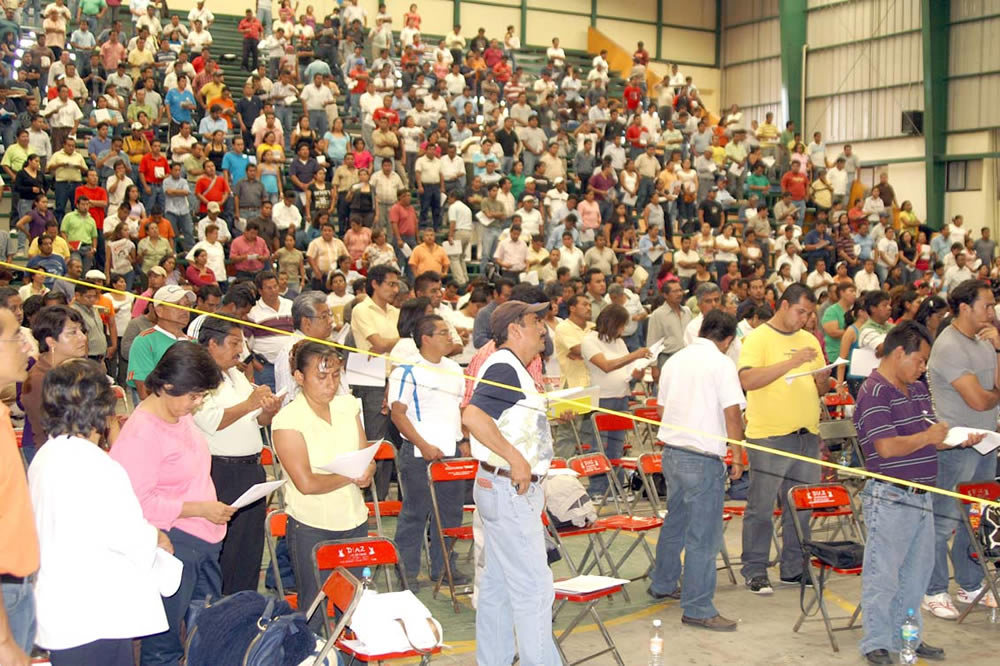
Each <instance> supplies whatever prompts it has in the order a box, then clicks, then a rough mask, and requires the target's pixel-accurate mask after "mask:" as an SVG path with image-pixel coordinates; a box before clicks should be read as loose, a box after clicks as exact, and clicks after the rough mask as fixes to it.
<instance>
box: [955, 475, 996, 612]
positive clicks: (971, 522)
mask: <svg viewBox="0 0 1000 666" xmlns="http://www.w3.org/2000/svg"><path fill="white" fill-rule="evenodd" d="M955 492H957V493H961V494H963V495H969V496H970V497H978V498H980V499H984V500H988V501H991V502H996V501H1000V483H997V482H996V481H973V482H971V483H960V484H958V485H957V486H955ZM955 501H956V502H958V505H959V510H960V511H961V513H962V522H963V523H965V529H966V530H968V532H969V541H970V542H971V543H972V549H973V552H972V559H974V560H975V561H976V562H978V563H979V566H980V567H981V568H982V570H983V580H984V581H985V582H986V584H985V585H983V587H982V590H981V591H980V592H979V594H978V595H977V596H976V598H975V599H973V600H972V603H971V604H969V605H968V606H966V607H965V610H963V611H962V614H961V615H959V616H958V621H959V622H962V621H963V620H965V618H966V616H967V615H968V614H969V613H971V612H972V610H973V609H974V608H976V606H978V605H979V600H980V599H982V598H983V597H984V596H985V595H986V592H987V591H990V592H992V593H993V598H994V599H1000V585H998V582H1000V581H998V578H1000V570H998V568H997V567H1000V557H997V556H990V555H987V554H986V551H985V550H984V549H983V543H982V541H980V540H979V525H980V521H981V519H982V515H983V514H982V505H980V504H977V503H975V502H972V501H971V500H963V499H956V500H955Z"/></svg>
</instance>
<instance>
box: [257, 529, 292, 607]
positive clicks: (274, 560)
mask: <svg viewBox="0 0 1000 666" xmlns="http://www.w3.org/2000/svg"><path fill="white" fill-rule="evenodd" d="M287 532H288V514H287V513H285V512H284V511H272V512H270V513H269V514H267V520H266V521H265V523H264V542H265V543H266V544H267V555H268V558H269V559H270V560H271V563H270V565H269V566H270V567H271V571H272V573H274V581H275V585H277V586H278V596H280V597H284V598H285V601H287V602H288V605H289V606H291V607H292V608H298V607H299V595H298V594H295V593H294V592H292V593H290V594H285V586H284V585H283V584H282V582H281V571H279V570H278V539H283V538H285V535H286V534H287Z"/></svg>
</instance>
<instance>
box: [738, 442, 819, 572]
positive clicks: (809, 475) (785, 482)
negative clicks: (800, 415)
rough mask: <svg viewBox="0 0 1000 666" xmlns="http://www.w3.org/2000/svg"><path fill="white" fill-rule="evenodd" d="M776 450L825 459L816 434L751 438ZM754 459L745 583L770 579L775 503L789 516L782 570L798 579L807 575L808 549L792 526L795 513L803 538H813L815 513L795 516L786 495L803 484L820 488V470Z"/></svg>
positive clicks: (753, 455) (755, 455)
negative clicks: (805, 559)
mask: <svg viewBox="0 0 1000 666" xmlns="http://www.w3.org/2000/svg"><path fill="white" fill-rule="evenodd" d="M748 441H750V442H751V443H753V444H761V445H762V446H767V447H770V448H773V449H780V450H782V451H789V452H791V453H798V454H799V455H803V456H806V457H807V458H819V438H818V437H817V436H816V435H814V434H812V433H803V434H798V433H790V434H788V435H780V436H778V437H765V438H763V439H749V438H748ZM747 455H748V456H749V458H750V469H752V470H753V474H751V475H750V491H749V494H748V496H747V508H746V513H745V514H744V516H743V568H742V569H741V571H740V573H742V574H743V577H744V578H747V579H750V578H753V577H754V576H766V575H767V563H768V561H769V560H770V552H771V534H772V530H773V527H772V524H771V518H772V517H773V515H774V501H775V498H780V501H781V506H782V508H783V509H784V512H783V513H782V514H781V537H782V544H781V568H780V575H781V577H782V578H794V577H795V576H798V575H799V574H801V573H802V544H801V543H799V538H798V536H797V535H796V533H795V526H794V525H793V524H792V520H793V514H799V515H798V516H794V517H795V518H798V521H799V525H800V526H801V527H802V534H804V535H805V537H806V538H807V539H808V538H809V512H808V511H789V510H788V502H787V500H786V496H787V494H788V489H789V488H791V487H792V486H797V485H799V484H814V483H819V466H818V465H814V464H812V463H807V462H800V461H798V460H794V459H792V458H786V457H784V456H779V455H774V454H773V453H765V452H763V451H754V450H750V451H747Z"/></svg>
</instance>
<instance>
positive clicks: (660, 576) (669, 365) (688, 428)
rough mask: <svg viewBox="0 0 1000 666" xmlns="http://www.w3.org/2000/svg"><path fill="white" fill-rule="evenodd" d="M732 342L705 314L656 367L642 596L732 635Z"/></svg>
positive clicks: (737, 450)
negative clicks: (654, 456) (651, 536)
mask: <svg viewBox="0 0 1000 666" xmlns="http://www.w3.org/2000/svg"><path fill="white" fill-rule="evenodd" d="M675 67H676V65H675ZM735 342H736V320H735V319H734V318H733V317H732V315H729V314H726V313H724V312H722V311H720V310H716V311H714V312H710V313H709V314H708V315H707V316H706V317H705V319H704V325H703V326H701V327H700V328H699V336H698V337H697V338H696V339H695V340H693V341H692V343H691V344H690V345H688V346H687V347H686V348H684V349H682V350H681V351H679V352H677V353H676V354H674V355H673V356H672V357H670V359H669V360H668V361H667V362H666V363H664V365H663V368H662V370H661V372H660V388H659V394H658V397H657V405H658V408H657V409H658V410H659V412H660V415H661V418H662V417H663V416H664V415H668V416H670V418H669V419H667V420H668V421H672V422H673V424H676V426H678V427H676V428H672V427H671V424H668V423H666V422H665V423H664V424H663V425H661V426H660V429H659V431H658V432H657V439H658V440H659V441H661V442H664V444H665V445H666V446H664V448H663V473H664V477H665V480H666V482H667V487H669V488H670V494H669V498H668V500H667V515H666V519H665V521H664V523H663V527H662V528H661V530H660V540H659V545H658V547H657V558H656V566H655V568H654V569H653V573H652V582H651V584H650V586H649V590H648V593H649V594H650V596H652V597H653V598H654V599H663V598H665V597H671V598H674V599H676V598H678V597H680V602H681V610H682V615H681V622H682V623H683V624H687V625H690V626H693V627H698V628H703V629H709V630H713V631H736V629H737V626H738V625H737V623H736V622H734V621H732V620H729V619H727V618H725V617H723V616H722V615H720V614H719V612H718V611H717V610H716V609H715V605H714V604H713V603H712V596H713V594H714V592H715V558H716V555H717V551H718V545H719V543H720V542H721V541H722V522H721V521H719V520H717V519H716V518H717V517H718V515H719V514H720V513H722V505H723V499H724V494H725V480H726V476H727V475H726V473H725V469H726V468H725V463H724V462H723V460H724V458H725V456H726V442H725V440H724V439H723V438H728V439H729V440H731V441H740V440H742V439H743V417H742V414H741V411H742V409H743V408H744V407H745V406H746V399H745V398H744V396H743V391H742V389H741V388H740V381H739V376H738V375H737V373H736V366H735V365H734V364H732V363H730V362H729V361H728V360H725V358H726V356H731V355H729V354H728V352H729V349H730V348H731V347H732V345H733V344H734V343H735ZM706 431H707V432H706ZM696 432H697V433H704V434H695V433H696ZM732 453H733V464H732V468H731V471H730V473H729V475H728V476H729V478H731V479H733V480H736V479H738V478H740V476H742V474H743V449H742V447H740V446H737V445H733V446H732ZM681 550H683V551H684V567H683V570H682V568H681V559H680V554H681ZM682 576H683V581H682V580H681V578H682Z"/></svg>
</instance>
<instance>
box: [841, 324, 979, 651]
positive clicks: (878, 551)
mask: <svg viewBox="0 0 1000 666" xmlns="http://www.w3.org/2000/svg"><path fill="white" fill-rule="evenodd" d="M931 342H932V340H931V335H930V333H929V332H928V331H927V329H926V328H925V327H924V326H923V325H921V324H918V323H917V322H915V321H906V322H903V323H901V324H900V325H898V326H897V327H896V328H894V329H893V330H892V331H891V332H890V333H889V335H888V336H887V337H886V339H885V343H884V345H883V348H882V349H883V354H882V360H881V361H880V363H879V366H878V368H877V369H876V370H875V371H874V372H873V373H872V374H871V375H870V376H869V377H868V379H866V380H865V383H864V384H862V386H861V390H860V391H859V393H858V404H857V409H856V410H855V412H854V424H855V426H856V427H857V430H858V440H859V441H860V443H861V450H862V451H863V452H864V457H865V468H866V469H867V470H868V471H869V472H876V473H879V474H885V475H887V476H891V477H893V478H897V479H900V480H902V481H914V482H916V483H923V484H927V485H934V483H935V481H936V480H937V476H938V455H939V453H938V452H940V451H945V450H948V445H946V444H944V438H945V437H946V436H947V434H948V424H947V423H945V422H943V421H938V422H936V423H934V422H930V424H929V423H928V419H927V416H926V415H927V414H929V413H930V411H931V409H932V405H931V396H930V394H929V393H928V392H927V387H926V386H925V385H924V383H923V382H922V381H920V376H921V375H922V374H923V373H924V371H925V370H926V369H927V358H928V356H929V355H930V353H931ZM991 360H992V359H991ZM982 438H983V436H982V435H978V436H976V437H975V438H974V439H970V440H969V441H967V442H965V443H964V444H962V445H961V447H959V448H960V449H964V448H966V447H968V446H971V445H972V444H975V443H978V442H979V441H980V440H982ZM935 450H937V451H938V452H936V451H935ZM933 497H934V495H929V494H927V491H925V490H922V489H919V488H913V487H910V486H906V485H904V484H901V483H894V482H889V481H883V480H881V479H869V480H868V481H867V482H866V483H865V488H864V490H863V491H862V492H861V506H862V510H863V511H864V516H865V527H866V528H867V538H866V540H865V541H866V542H865V559H864V565H863V567H862V571H861V607H862V608H864V609H865V612H864V615H863V617H862V626H863V627H864V637H863V638H862V639H861V644H860V648H861V653H862V654H863V655H865V658H866V659H867V660H868V663H870V664H891V663H893V661H892V657H891V656H890V654H892V653H898V652H899V651H900V649H901V648H902V640H901V629H900V627H901V626H902V624H903V622H904V621H905V620H906V613H907V610H908V609H917V608H918V605H917V604H918V602H920V601H921V598H922V596H923V591H924V589H925V587H926V585H927V582H928V581H929V580H930V578H931V572H932V571H933V568H934V531H935V530H934V523H935V517H934V501H933ZM947 499H949V500H950V501H952V502H954V500H952V499H951V498H947ZM915 617H916V621H917V625H918V626H920V627H921V629H922V628H923V621H922V619H921V617H920V612H919V610H917V612H916V615H915ZM920 634H921V636H922V635H923V631H921V632H920ZM917 654H918V655H919V656H921V657H924V658H926V659H934V660H938V659H943V658H944V650H942V649H941V648H936V647H932V646H930V645H928V644H927V643H921V644H920V645H919V647H917Z"/></svg>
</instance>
